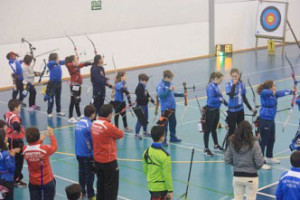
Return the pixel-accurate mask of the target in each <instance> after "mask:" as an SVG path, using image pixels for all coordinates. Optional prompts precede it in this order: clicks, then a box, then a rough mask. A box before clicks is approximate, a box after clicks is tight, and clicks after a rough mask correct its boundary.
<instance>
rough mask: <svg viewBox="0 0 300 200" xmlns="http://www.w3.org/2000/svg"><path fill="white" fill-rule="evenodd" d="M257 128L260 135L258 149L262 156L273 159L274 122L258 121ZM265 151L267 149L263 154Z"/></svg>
mask: <svg viewBox="0 0 300 200" xmlns="http://www.w3.org/2000/svg"><path fill="white" fill-rule="evenodd" d="M258 128H259V133H260V141H259V144H260V148H261V151H262V154H263V155H266V157H267V158H273V148H274V143H275V122H274V121H268V120H263V119H259V120H258ZM265 149H267V151H266V153H265Z"/></svg>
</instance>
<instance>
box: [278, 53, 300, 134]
mask: <svg viewBox="0 0 300 200" xmlns="http://www.w3.org/2000/svg"><path fill="white" fill-rule="evenodd" d="M285 59H286V60H287V62H288V64H289V66H290V67H291V70H292V73H291V76H292V79H293V82H294V86H293V90H294V91H293V98H292V101H291V107H290V109H289V110H290V111H289V114H288V116H287V118H286V120H285V122H284V124H283V126H282V131H283V132H284V129H285V127H286V125H287V123H288V122H289V120H290V118H291V115H292V113H293V109H294V106H295V102H296V99H297V84H298V83H299V82H300V81H297V79H296V74H295V69H294V67H293V65H292V63H291V61H290V60H289V58H288V57H287V55H286V54H285Z"/></svg>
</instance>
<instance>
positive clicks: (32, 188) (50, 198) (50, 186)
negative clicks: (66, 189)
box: [29, 179, 56, 200]
mask: <svg viewBox="0 0 300 200" xmlns="http://www.w3.org/2000/svg"><path fill="white" fill-rule="evenodd" d="M55 187H56V181H55V179H53V180H52V181H50V182H49V183H47V184H46V185H43V194H44V195H43V196H44V198H42V196H41V194H42V187H41V186H40V185H32V184H31V183H29V193H30V199H31V200H40V199H43V200H54V197H55V192H56V191H55Z"/></svg>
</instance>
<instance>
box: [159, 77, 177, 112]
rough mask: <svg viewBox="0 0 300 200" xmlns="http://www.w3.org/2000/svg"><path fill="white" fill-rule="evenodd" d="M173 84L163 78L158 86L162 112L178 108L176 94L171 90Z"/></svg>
mask: <svg viewBox="0 0 300 200" xmlns="http://www.w3.org/2000/svg"><path fill="white" fill-rule="evenodd" d="M172 85H173V84H172V83H169V82H166V81H164V80H161V81H160V82H159V83H158V85H157V86H156V92H157V95H158V97H159V101H160V107H161V111H162V112H163V111H165V110H168V109H172V110H175V109H176V101H175V94H174V92H173V91H171V90H170V87H171V86H172Z"/></svg>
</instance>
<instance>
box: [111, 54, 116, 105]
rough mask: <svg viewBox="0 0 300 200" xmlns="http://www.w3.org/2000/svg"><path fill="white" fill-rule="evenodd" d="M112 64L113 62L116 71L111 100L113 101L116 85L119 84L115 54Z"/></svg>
mask: <svg viewBox="0 0 300 200" xmlns="http://www.w3.org/2000/svg"><path fill="white" fill-rule="evenodd" d="M112 62H113V65H114V71H115V78H114V85H113V87H112V90H111V99H112V100H113V99H114V97H115V93H116V83H117V66H116V62H115V54H113V55H112Z"/></svg>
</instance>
